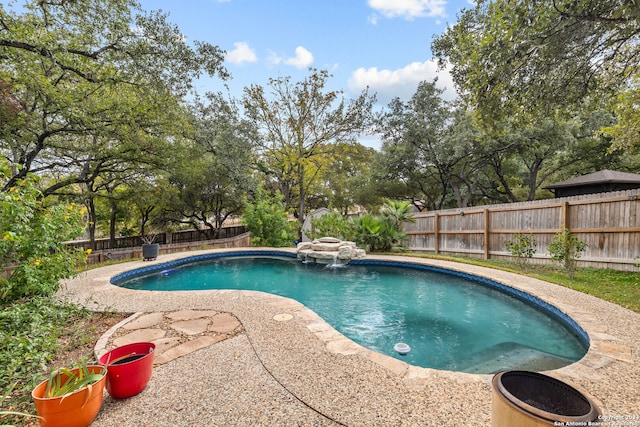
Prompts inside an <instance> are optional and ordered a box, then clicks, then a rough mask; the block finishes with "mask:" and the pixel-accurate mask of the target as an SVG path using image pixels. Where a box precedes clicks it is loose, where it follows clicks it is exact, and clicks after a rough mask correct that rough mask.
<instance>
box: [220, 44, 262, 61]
mask: <svg viewBox="0 0 640 427" xmlns="http://www.w3.org/2000/svg"><path fill="white" fill-rule="evenodd" d="M233 46H234V47H235V49H233V50H232V51H231V52H227V55H226V57H225V58H226V60H227V61H229V62H231V63H232V64H242V63H244V62H256V61H257V60H258V57H257V56H256V52H255V51H254V50H253V49H251V48H250V47H249V44H248V43H246V42H236V43H234V44H233Z"/></svg>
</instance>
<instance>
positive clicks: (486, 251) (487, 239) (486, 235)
mask: <svg viewBox="0 0 640 427" xmlns="http://www.w3.org/2000/svg"><path fill="white" fill-rule="evenodd" d="M490 238H491V230H490V227H489V209H485V210H484V259H489V251H490V249H491V248H489V243H490Z"/></svg>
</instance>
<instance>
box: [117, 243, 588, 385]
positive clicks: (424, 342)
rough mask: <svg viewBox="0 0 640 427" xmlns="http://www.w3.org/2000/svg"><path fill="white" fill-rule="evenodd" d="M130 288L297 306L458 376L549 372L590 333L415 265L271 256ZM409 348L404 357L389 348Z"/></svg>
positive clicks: (195, 266)
mask: <svg viewBox="0 0 640 427" xmlns="http://www.w3.org/2000/svg"><path fill="white" fill-rule="evenodd" d="M111 282H112V283H114V284H117V285H119V286H123V287H127V288H130V289H148V290H165V291H170V290H202V289H248V290H258V291H263V292H269V293H273V294H276V295H282V296H285V297H289V298H293V299H296V300H297V301H299V302H301V303H302V304H304V305H305V306H307V307H309V308H310V309H312V310H313V311H315V312H316V313H317V314H318V315H320V316H321V317H322V318H324V319H325V320H326V321H327V322H328V323H329V324H331V325H332V326H333V327H334V328H336V329H337V330H338V331H339V332H341V333H342V334H344V335H345V336H347V337H348V338H350V339H352V340H353V341H355V342H357V343H359V344H361V345H363V346H365V347H367V348H369V349H372V350H374V351H378V352H380V353H383V354H387V355H389V356H392V357H396V358H398V359H401V360H404V361H406V362H408V363H410V364H413V365H417V366H422V367H429V368H436V369H446V370H454V371H464V372H473V373H493V372H497V371H499V370H503V369H529V370H547V369H555V368H559V367H561V366H565V365H567V364H570V363H573V362H574V361H577V360H578V359H580V358H581V357H582V356H583V355H584V354H585V353H586V351H587V348H588V340H589V339H588V336H587V334H586V333H585V332H584V331H583V330H582V329H581V328H580V327H579V326H578V325H577V324H576V323H575V322H574V321H573V320H572V319H571V318H569V317H568V316H566V315H564V314H563V313H562V312H560V311H559V310H558V309H556V308H555V307H553V306H550V305H549V304H547V303H545V302H543V301H541V300H539V299H537V298H535V297H532V296H531V295H528V294H526V293H523V292H521V291H518V290H516V289H513V288H510V287H508V286H505V285H502V284H499V283H497V282H493V281H490V280H487V279H483V278H478V277H475V276H471V275H467V274H463V273H456V272H453V271H450V270H444V269H438V268H435V267H429V266H424V265H419V264H410V263H398V262H385V261H368V260H356V261H352V262H351V264H350V265H349V266H348V267H346V268H326V267H324V266H321V265H316V264H302V263H300V262H299V261H297V260H296V259H295V256H293V255H291V254H287V253H283V252H277V251H264V252H255V251H248V252H242V251H239V252H231V253H222V254H208V255H204V256H198V257H189V258H185V259H182V260H177V261H173V262H170V263H165V264H159V265H154V266H149V267H145V268H143V269H138V270H132V271H129V272H125V273H123V274H120V275H118V276H115V277H113V278H112V280H111ZM399 342H404V343H407V344H409V346H410V347H411V351H410V352H409V353H408V354H407V355H405V356H401V355H399V354H398V353H397V352H396V351H394V346H395V344H397V343H399Z"/></svg>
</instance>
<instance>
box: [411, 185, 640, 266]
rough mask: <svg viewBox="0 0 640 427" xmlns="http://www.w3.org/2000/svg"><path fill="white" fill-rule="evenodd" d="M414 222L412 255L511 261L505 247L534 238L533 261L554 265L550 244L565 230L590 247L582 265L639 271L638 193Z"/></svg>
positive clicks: (422, 217)
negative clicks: (523, 237)
mask: <svg viewBox="0 0 640 427" xmlns="http://www.w3.org/2000/svg"><path fill="white" fill-rule="evenodd" d="M415 219H416V222H415V223H405V224H404V231H405V232H406V234H407V239H408V245H407V246H408V247H409V249H410V250H412V251H426V252H434V253H438V254H448V255H466V256H472V257H479V258H480V257H481V258H485V259H489V258H498V259H510V258H511V254H510V252H509V251H508V250H507V247H506V242H507V241H509V240H511V239H512V238H513V236H514V235H516V234H531V235H533V237H534V239H535V242H536V253H535V254H534V255H533V258H532V262H537V263H551V262H552V260H551V257H550V255H549V251H548V246H549V243H550V242H551V241H552V240H553V237H554V235H555V234H556V233H558V232H560V231H562V230H563V229H564V228H567V229H569V231H571V233H573V234H574V235H576V237H578V238H579V239H580V240H582V241H584V242H586V243H587V248H586V250H585V252H583V254H582V255H581V257H580V258H579V263H578V265H579V266H581V267H596V268H613V269H617V270H625V271H637V270H639V268H638V265H639V264H640V189H635V190H627V191H619V192H612V193H600V194H592V195H588V196H574V197H566V198H561V199H550V200H538V201H533V202H521V203H510V204H501V205H487V206H477V207H472V208H464V209H447V210H441V211H433V212H421V213H418V214H416V215H415Z"/></svg>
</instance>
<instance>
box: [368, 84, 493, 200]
mask: <svg viewBox="0 0 640 427" xmlns="http://www.w3.org/2000/svg"><path fill="white" fill-rule="evenodd" d="M442 92H443V90H442V89H439V88H438V87H436V81H435V80H434V81H433V82H427V81H424V82H421V83H420V84H419V85H418V89H417V90H416V93H415V94H414V95H413V96H412V97H411V100H409V101H408V102H402V101H401V100H400V99H395V100H393V101H392V102H391V103H390V104H389V111H388V112H386V113H385V114H384V115H383V116H382V117H381V121H380V122H379V130H380V132H381V135H382V138H383V148H382V150H383V152H384V153H386V156H385V158H386V160H387V165H386V169H387V171H388V172H389V173H390V174H391V176H393V177H395V178H396V179H399V180H402V181H403V182H405V183H406V185H407V187H410V188H413V189H414V191H416V193H414V194H413V196H412V197H414V198H418V199H420V198H421V199H422V200H423V201H424V202H423V203H424V204H425V205H427V206H426V207H429V208H436V209H441V208H442V207H444V206H446V205H447V204H450V198H451V195H452V194H453V200H452V201H455V203H456V204H457V206H459V207H464V206H468V205H469V204H470V203H471V202H472V200H473V197H474V195H475V191H476V188H477V187H478V185H479V182H480V181H479V180H480V179H481V178H482V175H481V174H480V173H477V172H478V169H479V168H480V167H481V166H482V161H483V158H484V157H485V154H484V152H483V150H484V147H483V146H482V145H480V143H479V139H478V131H477V130H476V128H475V127H474V125H473V123H472V122H471V119H470V118H469V117H468V115H467V113H466V112H465V111H464V110H463V109H460V108H457V106H456V105H455V104H453V103H451V102H447V101H445V100H444V99H442V96H441V95H442ZM390 196H391V195H390ZM393 197H396V198H397V196H393Z"/></svg>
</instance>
